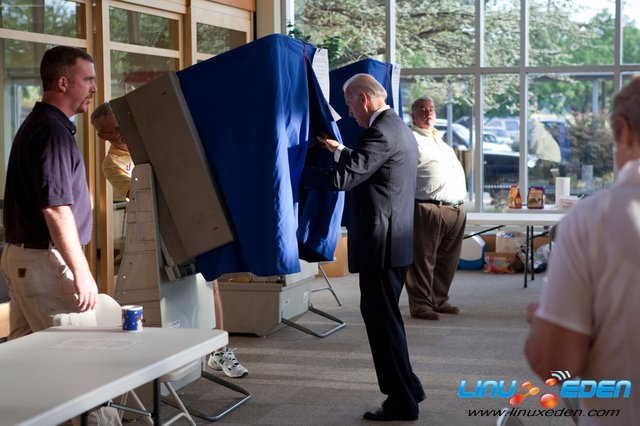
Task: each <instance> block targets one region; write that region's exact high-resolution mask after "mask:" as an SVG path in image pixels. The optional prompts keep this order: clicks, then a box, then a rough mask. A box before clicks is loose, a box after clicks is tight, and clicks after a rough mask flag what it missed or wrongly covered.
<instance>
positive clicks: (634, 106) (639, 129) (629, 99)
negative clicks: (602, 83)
mask: <svg viewBox="0 0 640 426" xmlns="http://www.w3.org/2000/svg"><path fill="white" fill-rule="evenodd" d="M619 116H621V117H624V118H626V120H627V121H628V122H629V125H630V126H631V128H632V129H633V131H634V133H635V134H636V137H637V138H640V74H636V76H635V77H633V78H632V79H631V81H630V82H629V84H627V85H626V86H625V87H623V88H622V90H620V92H618V94H617V95H616V96H615V97H614V98H613V108H612V111H611V119H612V121H613V119H614V118H616V117H619Z"/></svg>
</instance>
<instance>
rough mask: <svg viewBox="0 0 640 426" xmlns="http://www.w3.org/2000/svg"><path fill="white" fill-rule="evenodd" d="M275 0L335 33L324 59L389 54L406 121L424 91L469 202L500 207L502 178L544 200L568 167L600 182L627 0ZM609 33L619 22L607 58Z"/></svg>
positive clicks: (635, 37) (578, 187)
mask: <svg viewBox="0 0 640 426" xmlns="http://www.w3.org/2000/svg"><path fill="white" fill-rule="evenodd" d="M285 3H287V4H289V5H290V6H291V7H292V8H293V10H294V11H295V13H294V14H293V16H294V24H295V27H296V28H299V29H302V30H304V33H305V34H306V35H310V36H311V37H310V42H312V43H316V44H317V43H319V42H322V41H324V40H327V39H328V38H330V37H336V38H337V43H336V44H337V46H338V48H336V49H334V50H335V53H336V58H335V59H334V60H331V64H330V65H331V67H332V68H336V67H341V66H343V65H346V64H349V63H352V62H354V61H356V60H359V59H362V58H363V57H370V58H374V59H380V60H384V61H389V62H394V63H396V64H399V65H401V67H402V74H401V92H402V101H403V105H402V109H403V111H404V113H405V119H407V120H408V121H410V120H409V114H408V111H409V108H410V105H411V103H412V102H413V100H414V99H415V98H416V97H418V96H421V95H424V94H426V95H429V96H431V97H432V98H434V101H435V103H436V107H437V108H438V110H437V115H438V118H439V119H441V120H443V121H439V123H438V125H439V126H440V128H441V129H442V131H443V135H445V136H446V137H447V138H448V135H449V134H451V138H450V141H449V140H448V141H449V142H450V143H451V144H452V146H454V147H455V148H456V149H458V152H459V153H461V154H460V158H461V161H462V162H463V164H464V166H465V170H466V172H467V177H468V180H467V184H468V188H469V191H470V199H472V200H473V201H474V203H475V210H477V211H500V210H501V209H502V208H504V207H505V206H506V195H507V190H508V188H509V187H510V185H511V184H518V185H519V186H520V190H521V192H522V193H526V188H527V187H528V186H529V185H543V186H545V188H547V194H548V195H549V197H548V199H547V202H554V201H555V200H554V199H553V194H554V188H553V186H554V183H555V182H554V177H555V176H568V177H571V178H572V180H571V182H572V194H574V195H582V194H585V195H588V194H590V193H593V192H594V191H597V190H598V189H600V188H604V187H606V186H607V185H610V184H611V182H612V179H613V160H612V158H613V157H612V136H611V131H610V129H609V125H608V112H609V108H610V103H611V100H612V97H613V95H614V93H615V92H616V91H617V90H618V89H619V88H620V85H621V84H624V83H625V82H627V81H628V80H629V78H630V76H631V75H633V74H634V73H637V72H640V6H638V5H637V4H636V3H637V2H636V1H633V0H622V1H621V2H616V0H603V1H601V2H584V1H583V0H528V1H526V2H522V1H521V0H486V1H482V2H477V1H474V0H442V1H433V2H424V1H422V0H384V1H383V0H378V1H374V0H371V1H367V0H350V1H348V2H336V1H333V0H314V1H310V0H287V1H285ZM617 3H621V5H622V10H621V11H620V12H621V16H622V18H621V20H620V21H617V20H616V19H617V18H616V17H617V16H618V15H617V14H616V4H617ZM476 6H478V7H480V8H481V9H476ZM525 6H526V7H528V9H527V11H526V12H527V13H523V11H522V10H521V8H522V7H525ZM394 8H395V9H394ZM388 11H392V12H395V13H394V14H395V20H394V19H390V17H388V16H387V15H386V13H388ZM523 16H524V17H527V19H526V22H522V21H521V19H522V17H523ZM523 31H524V34H526V35H527V37H522V36H521V34H523ZM616 33H619V34H622V40H621V42H622V43H621V46H620V47H621V49H620V52H621V54H620V57H619V58H617V57H616V55H615V52H616V51H617V50H616V49H617V48H616V39H615V34H616ZM390 35H394V36H395V37H394V38H393V39H391V37H389V36H390ZM354 47H355V50H357V54H355V55H354V54H353V53H354ZM369 47H370V48H369ZM330 55H331V52H330ZM381 56H382V58H381ZM454 124H455V125H456V126H454ZM457 126H463V127H464V128H465V129H467V130H462V129H460V128H458V127H457ZM456 128H457V129H458V131H456V130H455V129H456ZM478 134H481V135H482V137H477V135H478ZM485 134H486V135H487V136H486V137H485ZM494 138H495V141H497V143H496V142H494ZM448 139H449V138H448ZM461 140H464V141H465V142H466V141H467V140H468V142H466V143H464V142H460V141H461ZM463 146H466V147H467V151H464V149H463ZM480 146H481V147H482V148H481V149H474V148H476V147H480ZM504 148H511V151H508V150H504ZM481 193H482V194H483V196H482V197H480V196H478V195H479V194H481Z"/></svg>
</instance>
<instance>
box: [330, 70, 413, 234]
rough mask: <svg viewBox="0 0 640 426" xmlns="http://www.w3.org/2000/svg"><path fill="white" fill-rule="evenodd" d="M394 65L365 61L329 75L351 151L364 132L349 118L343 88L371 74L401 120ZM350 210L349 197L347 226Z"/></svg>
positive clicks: (399, 97) (345, 139)
mask: <svg viewBox="0 0 640 426" xmlns="http://www.w3.org/2000/svg"><path fill="white" fill-rule="evenodd" d="M393 67H394V65H393V64H390V63H387V62H380V61H377V60H375V59H363V60H361V61H358V62H354V63H353V64H349V65H345V66H344V67H342V68H338V69H335V70H333V71H331V72H330V73H329V78H330V81H331V94H330V98H331V99H330V102H331V106H332V107H333V109H335V110H336V112H337V113H338V114H340V116H341V117H342V119H341V120H339V121H338V127H339V128H340V134H341V135H342V140H343V143H344V144H345V145H346V146H348V147H349V148H351V149H354V148H355V147H356V142H357V141H358V137H359V136H360V133H362V131H363V130H364V129H363V128H362V127H360V126H358V123H356V120H354V119H353V118H351V117H349V108H348V107H347V104H346V103H345V102H344V92H343V91H342V86H344V83H345V82H346V81H347V80H348V79H349V78H351V77H352V76H354V75H356V74H359V73H366V74H370V75H371V76H372V77H373V78H375V79H376V80H377V81H378V82H379V83H380V84H382V86H383V87H384V88H385V90H386V91H387V100H386V102H387V105H389V106H390V107H391V108H393V109H394V110H396V112H397V113H398V115H399V116H400V118H402V98H401V96H400V93H398V101H399V103H400V105H397V108H396V105H394V102H393V97H394V89H393V87H392V84H391V76H392V72H393ZM348 208H349V197H348V196H347V201H346V205H345V207H344V213H343V218H344V220H343V221H342V222H343V224H345V225H346V218H347V209H348Z"/></svg>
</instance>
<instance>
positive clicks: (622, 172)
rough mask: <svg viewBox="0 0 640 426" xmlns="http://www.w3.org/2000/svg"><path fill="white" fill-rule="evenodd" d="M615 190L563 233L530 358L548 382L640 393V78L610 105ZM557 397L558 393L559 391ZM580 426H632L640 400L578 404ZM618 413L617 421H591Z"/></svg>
mask: <svg viewBox="0 0 640 426" xmlns="http://www.w3.org/2000/svg"><path fill="white" fill-rule="evenodd" d="M611 127H612V129H613V133H614V137H615V161H616V164H617V166H618V168H619V172H618V175H617V178H616V182H615V183H614V184H613V186H611V187H610V188H609V189H606V190H603V191H601V192H599V193H598V194H595V195H592V196H590V197H589V198H587V199H585V200H583V201H581V202H580V204H579V205H577V206H575V207H573V208H572V209H571V210H570V211H569V213H568V214H567V216H566V217H565V218H564V219H563V220H562V221H561V222H560V224H559V225H558V232H557V239H556V245H555V246H554V249H553V254H552V255H551V261H550V263H549V272H548V273H547V282H546V284H545V285H544V286H543V288H542V296H541V299H540V304H539V305H537V304H533V305H531V306H530V307H529V312H528V319H529V321H530V323H531V332H530V334H529V338H528V340H527V342H526V345H525V353H526V356H527V359H528V361H529V365H530V366H531V368H532V370H533V371H534V372H535V373H536V374H537V375H538V376H539V377H540V378H542V379H543V380H546V379H548V378H549V377H550V375H551V371H555V370H561V371H568V372H569V373H570V374H571V377H572V379H575V378H576V377H580V378H581V379H582V380H593V381H595V382H597V383H600V382H601V381H603V380H612V381H621V380H628V381H629V382H631V384H632V386H634V387H635V386H638V385H640V364H639V363H638V361H637V358H638V354H640V327H638V325H637V324H638V321H637V318H636V317H637V314H636V309H637V307H638V305H640V285H639V282H638V277H639V276H640V263H639V262H638V260H637V257H636V256H637V253H640V77H638V76H637V77H635V78H634V79H633V80H632V81H631V82H630V83H629V84H628V85H627V86H626V87H625V88H624V89H622V91H621V92H620V93H619V94H617V95H616V97H615V98H614V100H613V112H612V114H611ZM558 393H559V389H558ZM578 401H579V405H580V409H581V410H582V415H581V416H577V419H578V424H580V425H604V424H607V425H631V424H638V419H640V393H639V392H638V391H637V390H636V389H635V388H634V389H631V392H630V395H629V396H628V397H627V398H625V397H624V395H623V392H620V395H619V396H617V397H613V398H603V397H597V396H595V397H591V398H579V400H578ZM593 410H603V411H600V412H605V411H604V410H617V412H618V414H617V415H616V416H615V417H612V416H609V417H595V416H591V415H589V413H597V412H598V411H593Z"/></svg>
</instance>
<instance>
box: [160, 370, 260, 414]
mask: <svg viewBox="0 0 640 426" xmlns="http://www.w3.org/2000/svg"><path fill="white" fill-rule="evenodd" d="M200 377H202V378H204V379H208V380H211V381H212V382H214V383H217V384H219V385H221V386H224V387H225V388H227V389H230V390H232V391H234V392H238V393H240V394H242V395H244V396H243V397H242V398H241V399H240V400H239V401H236V402H234V403H233V404H231V405H230V406H229V407H227V408H225V409H223V410H222V411H221V412H219V413H217V414H206V413H203V412H202V411H200V410H196V409H194V408H191V407H186V408H187V411H189V414H191V415H192V416H196V417H200V418H201V419H204V420H208V421H210V422H217V421H218V420H222V419H223V418H224V417H226V416H227V415H228V414H229V413H231V412H233V411H235V410H236V409H237V408H238V407H240V406H241V405H242V404H244V403H245V402H247V401H249V400H250V399H251V394H250V393H249V392H248V391H247V390H245V389H243V388H241V387H240V386H237V385H235V384H233V383H231V382H228V381H226V380H224V379H221V378H220V377H217V376H214V375H213V374H210V373H208V372H206V371H204V370H202V371H201V372H200ZM162 401H163V402H164V403H166V404H168V405H171V406H172V407H175V408H179V407H178V406H177V404H176V403H175V402H174V401H173V400H172V399H170V398H165V397H163V398H162Z"/></svg>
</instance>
